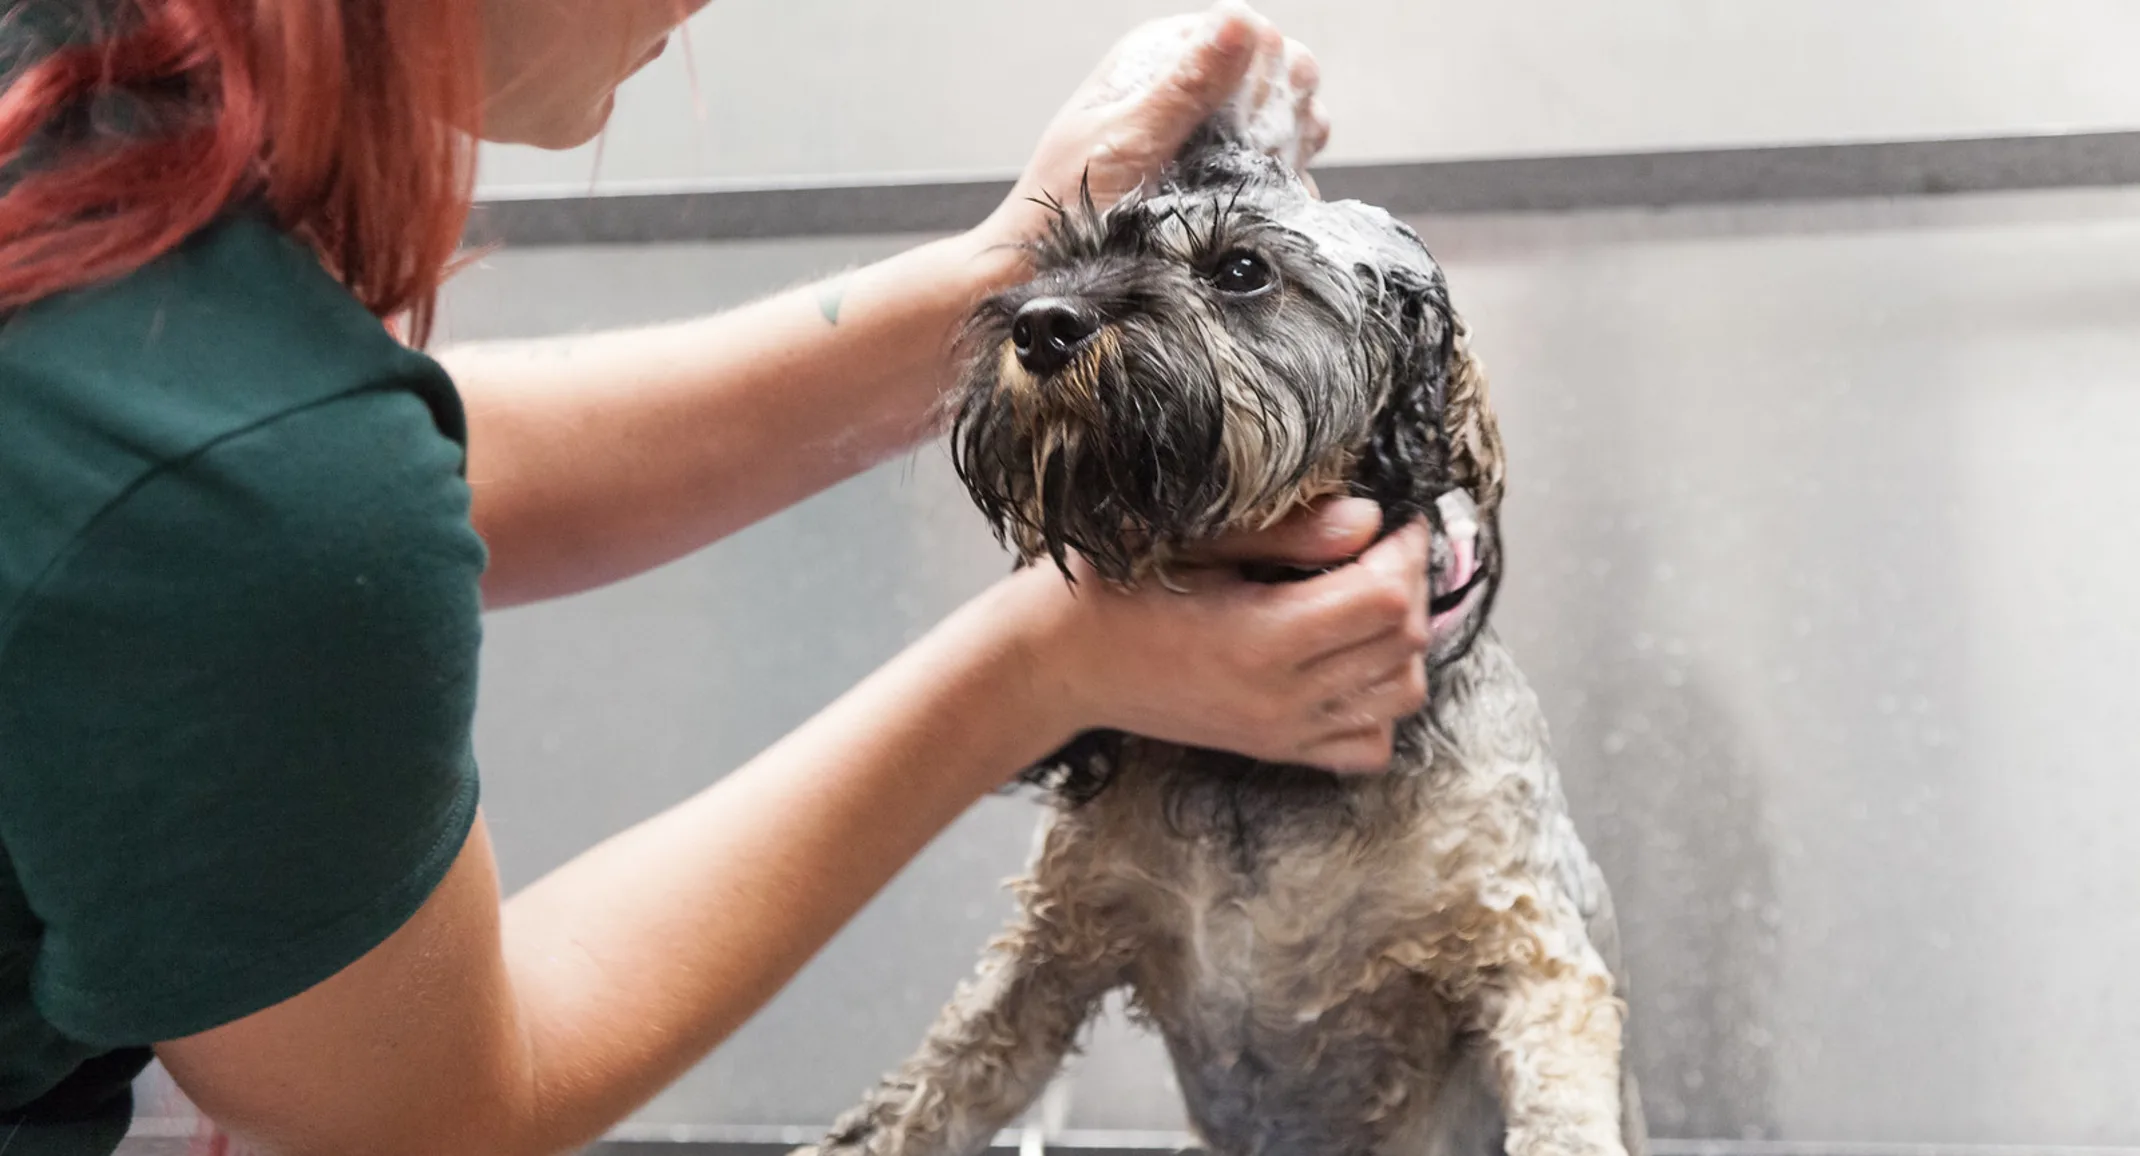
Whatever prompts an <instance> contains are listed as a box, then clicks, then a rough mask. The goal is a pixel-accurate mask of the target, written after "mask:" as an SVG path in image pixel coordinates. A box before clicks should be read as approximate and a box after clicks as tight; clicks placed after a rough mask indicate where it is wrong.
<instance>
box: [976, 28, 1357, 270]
mask: <svg viewBox="0 0 2140 1156" xmlns="http://www.w3.org/2000/svg"><path fill="white" fill-rule="evenodd" d="M1320 79H1321V74H1320V73H1319V72H1318V70H1317V68H1316V64H1315V57H1314V56H1313V55H1311V54H1310V53H1309V52H1308V50H1307V49H1306V48H1305V47H1303V46H1302V45H1301V44H1300V43H1299V42H1298V41H1294V40H1289V39H1287V38H1286V37H1285V36H1283V35H1281V34H1280V33H1279V31H1278V30H1277V28H1276V27H1275V26H1274V25H1272V24H1271V22H1270V21H1269V20H1266V19H1264V18H1263V17H1262V16H1260V15H1258V14H1257V13H1256V12H1255V11H1254V10H1253V9H1251V8H1249V6H1248V5H1246V4H1244V3H1240V2H1239V0H1222V2H1221V3H1218V4H1216V5H1214V6H1213V7H1212V8H1211V9H1210V10H1209V11H1208V12H1204V13H1196V14H1191V15H1187V16H1175V17H1170V18H1167V19H1164V20H1155V21H1152V22H1151V23H1148V24H1145V25H1143V26H1141V27H1139V28H1138V29H1136V30H1135V31H1133V32H1131V33H1130V34H1129V35H1128V36H1125V37H1123V38H1122V40H1121V41H1120V42H1118V43H1117V44H1116V45H1115V47H1114V49H1113V50H1112V51H1110V52H1109V53H1108V54H1107V56H1106V58H1105V59H1103V60H1101V61H1100V66H1099V67H1098V68H1097V69H1095V70H1094V71H1093V73H1092V75H1091V76H1090V77H1088V78H1086V80H1085V83H1084V84H1083V85H1081V86H1079V88H1078V90H1077V92H1076V93H1074V94H1073V95H1072V96H1071V97H1070V101H1069V103H1068V104H1065V105H1064V106H1063V109H1062V111H1061V112H1059V113H1057V114H1056V116H1055V120H1054V121H1053V122H1052V123H1050V124H1049V125H1048V128H1047V131H1046V132H1045V133H1043V134H1042V136H1041V139H1040V144H1039V147H1037V148H1036V149H1035V150H1034V152H1033V158H1032V160H1031V161H1030V162H1028V163H1027V165H1026V169H1025V173H1024V175H1023V176H1021V177H1020V178H1019V180H1018V184H1017V186H1016V187H1015V188H1013V189H1012V190H1011V195H1010V198H1009V199H1008V200H1006V201H1005V202H1004V203H1003V207H1002V208H1000V209H998V210H997V211H996V213H995V214H994V215H993V216H991V217H990V218H989V220H988V223H987V224H985V225H984V226H982V229H981V232H982V233H983V234H984V235H986V236H988V237H989V238H990V239H991V240H992V241H993V242H994V243H997V244H1021V243H1024V242H1027V241H1030V240H1032V239H1034V238H1035V237H1037V236H1039V235H1040V233H1041V232H1042V231H1043V230H1044V229H1045V228H1046V227H1047V224H1048V221H1049V220H1050V219H1051V217H1052V214H1051V213H1050V212H1049V210H1047V209H1046V208H1045V207H1044V206H1042V205H1039V204H1036V203H1034V202H1035V201H1038V200H1044V199H1046V198H1050V197H1052V198H1054V199H1055V200H1057V201H1060V202H1063V203H1065V204H1071V203H1075V201H1076V200H1077V198H1078V196H1079V195H1080V190H1081V189H1083V188H1089V189H1090V190H1091V194H1092V199H1093V201H1094V203H1095V204H1097V205H1099V206H1100V207H1101V208H1105V207H1107V206H1108V205H1111V204H1113V203H1115V202H1116V201H1118V200H1121V199H1122V198H1123V197H1124V196H1126V195H1128V194H1129V193H1130V192H1132V191H1133V190H1135V189H1136V188H1137V187H1138V186H1139V185H1141V184H1143V183H1144V182H1145V181H1147V180H1149V179H1151V178H1152V177H1154V176H1156V175H1158V173H1159V170H1160V168H1161V167H1162V166H1164V165H1165V164H1166V163H1167V162H1168V161H1170V160H1172V159H1174V154H1175V153H1176V152H1178V151H1180V149H1181V146H1182V144H1183V142H1185V141H1187V140H1188V139H1189V134H1190V133H1192V132H1194V131H1195V130H1196V127H1197V126H1198V125H1200V124H1202V123H1203V122H1204V120H1205V119H1206V118H1208V117H1210V116H1211V114H1213V113H1215V112H1217V111H1218V110H1219V109H1220V108H1222V107H1225V106H1226V105H1227V104H1228V102H1230V101H1236V99H1237V98H1238V103H1237V104H1236V106H1235V110H1236V112H1237V114H1238V115H1240V116H1241V117H1242V118H1243V122H1244V124H1246V125H1247V126H1248V127H1249V129H1250V132H1251V135H1252V136H1253V137H1254V138H1255V140H1256V142H1257V143H1258V144H1259V145H1261V146H1262V147H1264V148H1265V149H1267V150H1269V151H1270V152H1272V153H1273V154H1275V155H1278V156H1282V157H1284V158H1285V159H1286V160H1287V161H1288V162H1290V163H1291V164H1292V165H1293V167H1295V168H1305V167H1306V165H1307V163H1308V162H1309V161H1310V160H1311V159H1313V158H1314V156H1315V154H1316V153H1317V152H1320V151H1321V150H1322V147H1323V143H1324V142H1325V141H1326V140H1328V139H1329V136H1330V121H1329V118H1328V117H1327V116H1326V115H1325V114H1324V112H1323V107H1322V101H1321V100H1320V99H1318V98H1317V96H1316V86H1317V84H1318V83H1319V82H1320Z"/></svg>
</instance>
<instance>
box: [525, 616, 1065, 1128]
mask: <svg viewBox="0 0 2140 1156" xmlns="http://www.w3.org/2000/svg"><path fill="white" fill-rule="evenodd" d="M1012 585H1014V584H1013V583H1005V584H1003V585H1000V586H998V587H997V588H996V590H994V591H991V592H990V593H989V594H987V595H984V596H983V597H982V599H981V600H980V601H978V602H977V603H975V604H972V605H970V606H969V607H967V608H966V609H965V610H962V611H961V612H959V614H957V615H954V616H953V617H952V618H951V619H950V620H948V621H947V622H945V623H944V624H943V625H942V626H940V627H939V628H938V629H937V630H936V631H934V632H932V633H931V634H930V635H928V636H927V637H925V638H924V639H923V640H922V641H921V642H919V643H917V644H916V645H915V646H914V647H912V648H910V649H909V650H908V651H907V652H906V653H904V654H902V655H901V656H899V657H898V658H897V659H895V660H894V661H893V662H892V663H890V664H889V665H887V666H886V667H885V668H884V669H882V670H881V671H879V672H878V673H877V674H875V675H874V676H872V677H871V678H870V679H869V680H867V681H865V682H864V683H862V684H861V685H860V686H859V687H857V688H856V689H855V690H853V691H852V692H850V693H849V694H847V695H846V696H845V697H843V698H841V699H840V700H839V701H838V702H836V703H834V704H833V705H832V706H830V707H828V708H827V709H826V710H825V711H824V712H823V713H821V714H819V715H818V716H817V717H816V718H814V719H812V720H811V721H810V722H809V723H808V724H806V725H805V726H803V727H802V728H801V729H800V730H798V731H796V732H795V733H794V734H792V735H790V736H788V737H787V738H786V739H784V740H782V741H781V742H780V743H779V744H778V745H776V746H774V747H773V748H771V749H770V750H768V751H766V752H765V753H764V754H762V755H760V756H759V757H758V758H756V759H754V760H753V761H752V762H750V763H749V764H747V765H746V766H744V767H743V768H742V769H740V770H738V771H736V772H735V773H733V774H731V775H729V776H728V777H727V778H726V779H724V780H722V781H721V782H720V783H718V784H716V785H715V786H713V787H712V788H710V789H708V790H706V791H705V792H703V793H702V794H700V795H699V796H698V797H696V798H695V799H692V800H690V801H688V802H686V803H684V804H682V805H681V806H678V807H676V808H674V809H672V810H670V811H668V812H665V813H663V814H661V815H659V816H656V817H655V818H653V819H650V820H648V821H647V822H645V823H642V824H640V825H639V826H637V827H635V828H632V829H631V830H629V831H627V832H625V833H623V834H621V835H618V836H616V837H615V838H613V839H611V840H609V841H608V842H606V843H604V844H602V845H600V846H598V847H596V848H595V849H593V850H591V851H589V852H587V853H586V854H584V855H582V856H580V857H579V858H577V859H575V860H573V861H572V862H571V863H569V864H567V865H566V866H564V867H563V868H560V869H559V870H558V871H557V872H555V873H554V874H552V875H550V876H549V877H547V878H545V879H543V880H542V881H540V882H538V883H536V884H535V885H534V886H532V887H530V888H528V889H527V890H526V891H524V892H522V893H520V894H519V895H517V896H515V897H514V898H513V899H512V900H511V901H510V902H509V903H508V904H507V905H506V910H505V950H506V959H507V961H508V963H509V965H510V967H511V969H512V972H513V986H514V989H515V992H516V995H517V997H518V999H519V1001H520V1004H521V1007H522V1013H523V1021H524V1022H525V1023H526V1024H527V1025H528V1029H527V1030H528V1032H529V1036H530V1044H531V1047H530V1055H531V1056H532V1057H533V1058H534V1061H535V1065H536V1081H535V1084H536V1095H535V1097H534V1100H535V1104H536V1105H537V1107H536V1114H537V1119H535V1120H533V1121H531V1123H532V1124H533V1125H534V1131H535V1133H536V1134H537V1135H539V1136H540V1137H542V1138H543V1139H544V1140H546V1141H548V1142H549V1144H551V1145H554V1144H555V1143H556V1142H557V1141H558V1140H559V1139H561V1138H579V1139H585V1138H591V1137H593V1136H594V1135H596V1134H597V1133H599V1132H600V1131H601V1130H602V1128H603V1127H605V1126H606V1125H607V1124H608V1123H609V1122H611V1121H614V1120H616V1119H618V1118H619V1117H621V1116H623V1115H624V1114H625V1113H626V1112H628V1111H629V1110H630V1109H631V1108H632V1107H634V1106H635V1105H637V1104H638V1103H640V1102H642V1101H643V1100H645V1099H646V1098H647V1097H649V1096H651V1095H652V1094H653V1093H654V1092H655V1091H656V1090H658V1089H659V1088H660V1087H662V1086H663V1085H664V1084H666V1083H668V1082H669V1081H670V1080H672V1079H674V1078H675V1077H676V1076H678V1075H680V1074H681V1073H682V1072H683V1071H684V1070H685V1069H687V1068H688V1067H689V1066H690V1065H691V1064H692V1063H693V1062H694V1061H695V1060H697V1059H698V1058H699V1057H700V1056H702V1055H704V1054H705V1053H706V1051H707V1050H708V1049H709V1048H711V1047H712V1046H713V1045H714V1044H716V1043H718V1042H719V1041H720V1040H721V1039H723V1038H724V1037H726V1036H727V1035H728V1034H729V1033H731V1032H733V1031H734V1030H735V1029H736V1028H737V1027H738V1026H740V1025H741V1024H742V1022H743V1021H744V1019H746V1018H747V1017H748V1016H749V1015H750V1014H751V1012H752V1011H753V1010H754V1009H756V1008H757V1007H759V1006H760V1005H761V1004H762V1003H764V1002H765V1000H767V999H769V998H770V997H771V996H772V995H773V993H774V992H775V991H777V990H778V989H779V988H780V986H781V985H782V984H784V983H786V982H787V981H788V979H789V978H790V977H792V976H793V975H794V973H795V972H796V971H797V970H798V969H799V968H800V967H801V966H802V965H803V964H804V963H805V962H806V961H807V960H808V959H809V958H810V956H811V954H812V953H814V952H815V951H816V950H817V949H818V948H819V946H821V945H822V944H823V943H824V942H825V940H827V939H829V938H830V937H831V936H832V934H833V933H834V932H835V931H836V930H837V929H838V928H839V927H840V926H841V924H843V923H844V922H845V921H846V920H847V919H848V918H850V917H851V916H852V915H853V914H854V912H855V911H856V910H858V909H859V908H860V907H861V906H862V905H863V904H864V903H865V902H867V901H868V899H869V897H870V896H871V895H873V894H874V893H875V892H876V891H877V890H878V889H879V888H880V887H882V886H883V884H884V882H885V881H886V880H887V879H889V878H890V877H891V876H892V875H893V874H894V873H896V872H897V871H898V870H899V869H900V868H901V867H902V866H903V865H904V864H905V863H906V862H907V861H908V860H909V859H911V858H912V857H913V856H914V855H915V854H916V853H917V852H918V851H920V850H921V848H922V847H923V846H925V845H926V844H927V843H928V842H929V840H930V839H932V838H933V837H934V836H935V835H936V834H937V832H939V831H940V830H942V829H943V828H944V827H945V826H946V825H948V824H949V823H950V822H951V820H952V819H954V818H955V817H957V815H958V814H959V813H960V812H961V811H962V810H964V809H965V808H966V807H967V806H969V805H970V804H971V803H972V802H973V801H974V800H975V799H976V798H978V797H979V796H981V795H982V794H984V793H985V792H986V791H988V790H989V789H991V788H992V787H993V786H995V785H996V784H999V783H1001V782H1002V781H1003V780H1004V779H1005V777H1006V776H1007V775H1008V774H1010V773H1011V771H1012V770H1013V769H1015V768H1017V767H1020V766H1024V765H1027V764H1029V763H1030V762H1032V761H1033V760H1035V759H1037V758H1039V757H1041V756H1042V755H1044V754H1046V753H1047V751H1048V750H1049V749H1051V746H1052V745H1053V744H1056V743H1059V742H1060V741H1061V740H1062V739H1063V738H1064V737H1067V733H1068V732H1067V730H1065V729H1064V728H1065V727H1066V726H1067V725H1069V720H1068V719H1066V718H1064V717H1061V716H1062V714H1063V712H1062V711H1061V710H1060V709H1058V708H1057V707H1056V706H1055V705H1054V704H1052V703H1050V702H1048V701H1046V696H1045V695H1042V694H1037V693H1035V688H1034V687H1033V685H1032V679H1031V677H1030V674H1031V670H1032V667H1033V662H1032V659H1031V656H1030V655H1029V654H1027V653H1025V652H1024V649H1023V646H1022V644H1021V643H1019V642H1017V641H1016V636H1015V635H1014V634H1011V633H1008V632H1005V631H1003V630H1000V629H997V628H995V627H994V626H993V625H991V623H990V619H991V618H995V617H996V616H997V611H998V609H999V606H998V605H997V604H998V603H999V602H1000V601H1001V600H1002V599H1003V598H1008V597H1016V596H1018V593H1017V592H1016V591H1015V590H1011V589H1009V587H1011V586H1012ZM1058 732H1060V733H1058ZM530 1149H531V1150H550V1149H548V1148H546V1147H545V1145H544V1144H541V1143H537V1144H534V1145H531V1146H530Z"/></svg>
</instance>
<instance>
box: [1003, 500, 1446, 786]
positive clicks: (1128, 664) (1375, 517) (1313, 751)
mask: <svg viewBox="0 0 2140 1156" xmlns="http://www.w3.org/2000/svg"><path fill="white" fill-rule="evenodd" d="M1379 523H1380V514H1379V512H1378V511H1377V509H1376V507H1375V506H1374V504H1373V503H1371V502H1365V501H1360V500H1358V499H1347V500H1344V501H1338V502H1332V503H1330V504H1328V505H1326V506H1324V507H1323V508H1321V509H1320V510H1317V511H1314V512H1311V513H1305V514H1302V515H1299V516H1296V517H1294V518H1292V519H1289V520H1288V521H1286V522H1284V523H1282V524H1280V525H1278V526H1276V527H1274V528H1272V529H1271V530H1268V531H1265V532H1263V533H1258V534H1248V535H1241V536H1239V537H1236V538H1233V539H1230V540H1227V541H1225V542H1222V543H1220V544H1219V545H1218V546H1217V547H1215V548H1214V549H1213V550H1212V551H1211V552H1209V553H1208V554H1207V555H1206V556H1205V559H1204V561H1205V562H1206V563H1207V564H1206V565H1204V566H1200V567H1198V568H1195V569H1191V570H1188V571H1185V572H1183V573H1181V574H1179V575H1178V576H1177V577H1178V579H1179V581H1178V582H1177V585H1184V586H1187V587H1188V589H1189V593H1188V594H1186V595H1184V594H1180V593H1176V592H1174V591H1170V590H1167V589H1165V588H1164V587H1161V586H1159V585H1157V584H1147V585H1145V586H1142V587H1139V588H1137V589H1135V590H1123V589H1121V588H1118V587H1115V586H1112V585H1110V584H1108V583H1107V582H1106V581H1104V580H1103V579H1101V578H1100V577H1098V576H1097V575H1096V574H1094V573H1092V572H1091V571H1090V570H1089V569H1085V568H1082V563H1077V562H1074V563H1073V565H1074V566H1078V567H1080V569H1079V574H1078V576H1079V581H1078V582H1077V584H1076V585H1075V587H1071V586H1069V585H1067V584H1066V583H1064V582H1063V580H1062V577H1061V575H1060V574H1058V573H1056V571H1055V570H1054V569H1053V568H1052V567H1033V568H1030V569H1028V570H1024V571H1021V572H1020V573H1019V574H1017V575H1014V576H1013V577H1012V578H1011V579H1010V580H1009V582H1008V583H1007V585H1006V588H1005V592H1006V593H1007V594H1010V595H1011V597H1012V600H1013V601H1012V604H1013V605H1014V606H1015V607H1017V610H1016V612H1015V614H1016V618H1017V621H1018V622H1019V623H1020V629H1022V630H1024V631H1026V632H1027V633H1026V634H1025V637H1026V638H1027V639H1028V641H1029V643H1030V651H1029V663H1030V666H1031V669H1032V671H1033V677H1034V679H1035V690H1034V693H1035V696H1036V698H1037V699H1038V700H1039V701H1040V702H1042V703H1045V704H1053V705H1054V706H1055V707H1057V708H1058V709H1059V710H1060V711H1061V712H1062V713H1061V715H1059V716H1058V717H1059V718H1060V719H1061V720H1062V722H1063V724H1064V725H1065V726H1066V727H1067V730H1068V732H1069V733H1074V732H1076V731H1079V730H1086V729H1091V728H1096V727H1105V728H1110V729H1114V730H1124V731H1129V732H1132V733H1135V734H1141V735H1147V736H1150V737H1152V738H1157V739H1164V740H1167V741H1170V742H1178V743H1183V744H1187V745H1190V746H1200V747H1215V748H1219V749H1222V750H1232V751H1239V752H1241V753H1242V754H1246V755H1252V756H1254V757H1256V758H1260V759H1265V760H1269V761H1273V762H1293V763H1306V764H1310V765H1314V766H1321V767H1328V768H1330V769H1332V770H1343V771H1374V770H1380V769H1383V768H1385V767H1387V766H1388V765H1389V761H1390V757H1391V747H1392V741H1393V731H1394V726H1395V723H1396V722H1397V721H1398V720H1399V719H1402V718H1404V717H1406V716H1408V715H1410V714H1412V713H1413V712H1415V711H1417V710H1418V709H1419V708H1420V707H1421V706H1423V705H1425V703H1426V700H1427V676H1426V660H1425V654H1426V648H1427V638H1428V635H1427V542H1428V539H1427V530H1426V526H1425V525H1424V524H1423V523H1418V522H1415V523H1413V524H1412V525H1411V526H1410V527H1408V528H1407V529H1405V530H1402V531H1400V532H1398V533H1396V534H1393V535H1391V536H1390V537H1389V538H1387V539H1385V540H1383V541H1382V542H1380V543H1376V544H1375V545H1373V546H1372V547H1369V545H1368V544H1369V542H1370V541H1372V539H1373V537H1374V534H1375V531H1376V528H1377V527H1378V525H1379ZM1363 549H1364V550H1365V551H1366V552H1365V553H1364V554H1362V553H1361V551H1362V550H1363ZM1354 555H1359V558H1358V561H1356V562H1354V563H1353V564H1351V565H1345V566H1340V567H1339V568H1338V569H1336V570H1332V571H1330V572H1329V573H1327V574H1323V575H1320V576H1318V577H1315V578H1311V579H1308V580H1306V581H1302V582H1293V583H1283V584H1277V585H1268V584H1262V583H1255V582H1250V581H1247V580H1245V579H1243V578H1241V577H1240V576H1239V574H1238V573H1237V572H1236V571H1235V570H1234V564H1235V563H1238V562H1243V561H1251V560H1254V561H1265V562H1280V563H1289V564H1292V565H1296V566H1309V567H1312V566H1322V565H1330V564H1332V563H1338V562H1343V561H1344V560H1345V559H1347V558H1351V557H1353V556H1354Z"/></svg>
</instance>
